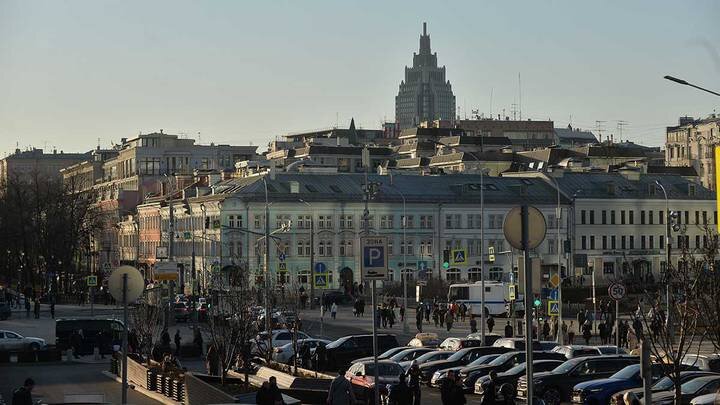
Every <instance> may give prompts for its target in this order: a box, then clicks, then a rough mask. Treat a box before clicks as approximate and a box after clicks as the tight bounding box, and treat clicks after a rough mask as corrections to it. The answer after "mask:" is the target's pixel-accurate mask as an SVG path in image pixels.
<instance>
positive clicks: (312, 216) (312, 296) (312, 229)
mask: <svg viewBox="0 0 720 405" xmlns="http://www.w3.org/2000/svg"><path fill="white" fill-rule="evenodd" d="M300 202H301V203H303V204H305V205H307V206H308V207H309V208H310V309H313V308H314V305H315V212H314V211H313V207H312V204H310V203H309V202H307V201H305V200H303V199H300ZM326 282H327V281H326ZM320 304H321V305H322V303H320Z"/></svg>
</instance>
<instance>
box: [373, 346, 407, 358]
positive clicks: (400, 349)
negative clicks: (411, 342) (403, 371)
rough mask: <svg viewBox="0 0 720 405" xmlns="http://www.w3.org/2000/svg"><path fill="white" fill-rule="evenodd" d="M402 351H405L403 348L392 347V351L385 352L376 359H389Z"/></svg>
mask: <svg viewBox="0 0 720 405" xmlns="http://www.w3.org/2000/svg"><path fill="white" fill-rule="evenodd" d="M403 350H405V348H404V347H393V348H392V349H390V350H387V351H385V352H384V353H383V354H381V355H379V356H378V358H379V359H387V358H388V357H391V356H393V355H395V354H397V353H398V352H400V351H403Z"/></svg>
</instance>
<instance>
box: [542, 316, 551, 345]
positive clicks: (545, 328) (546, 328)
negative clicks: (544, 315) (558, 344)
mask: <svg viewBox="0 0 720 405" xmlns="http://www.w3.org/2000/svg"><path fill="white" fill-rule="evenodd" d="M542 335H543V340H548V338H549V336H550V324H549V323H548V321H547V319H545V321H544V322H543V326H542Z"/></svg>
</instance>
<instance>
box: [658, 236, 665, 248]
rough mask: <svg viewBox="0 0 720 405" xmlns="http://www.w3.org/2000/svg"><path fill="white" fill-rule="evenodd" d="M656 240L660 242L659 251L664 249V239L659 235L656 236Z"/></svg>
mask: <svg viewBox="0 0 720 405" xmlns="http://www.w3.org/2000/svg"><path fill="white" fill-rule="evenodd" d="M658 240H659V241H660V249H665V237H664V236H662V235H660V236H658Z"/></svg>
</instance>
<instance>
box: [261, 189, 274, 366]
mask: <svg viewBox="0 0 720 405" xmlns="http://www.w3.org/2000/svg"><path fill="white" fill-rule="evenodd" d="M262 179H263V184H264V185H265V332H267V350H266V357H267V360H268V361H269V360H270V356H271V355H272V322H271V319H272V306H271V305H270V202H269V201H268V186H267V179H266V178H265V176H263V178H262Z"/></svg>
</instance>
